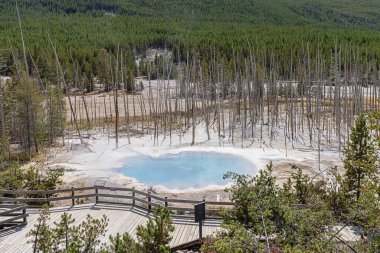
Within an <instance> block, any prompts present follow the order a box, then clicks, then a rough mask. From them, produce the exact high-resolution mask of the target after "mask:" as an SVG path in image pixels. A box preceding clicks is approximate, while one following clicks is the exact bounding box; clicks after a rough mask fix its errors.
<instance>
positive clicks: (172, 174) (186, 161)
mask: <svg viewBox="0 0 380 253" xmlns="http://www.w3.org/2000/svg"><path fill="white" fill-rule="evenodd" d="M228 171H233V172H237V173H240V174H249V175H253V174H254V173H255V172H256V168H255V167H254V166H253V165H252V163H251V162H249V161H248V160H246V159H243V158H240V157H238V156H234V155H228V154H222V153H216V152H182V153H179V154H177V155H171V154H170V155H162V156H160V157H158V158H155V157H151V156H145V155H138V156H135V157H130V158H128V159H127V160H126V161H125V163H124V166H123V167H122V168H121V172H122V173H123V174H124V175H126V176H128V177H133V178H135V179H137V180H138V181H139V182H142V183H145V184H146V185H150V186H154V185H163V186H165V187H167V188H176V189H184V188H190V187H194V188H204V187H207V186H209V185H219V186H224V185H226V184H227V183H228V181H226V180H224V179H223V175H224V174H225V173H226V172H228Z"/></svg>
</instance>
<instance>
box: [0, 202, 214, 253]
mask: <svg viewBox="0 0 380 253" xmlns="http://www.w3.org/2000/svg"><path fill="white" fill-rule="evenodd" d="M50 212H51V214H50V218H51V220H50V221H49V223H48V224H49V225H51V226H53V224H54V222H59V220H60V217H61V215H62V214H63V213H64V212H67V213H69V214H72V216H73V218H74V219H75V225H78V224H80V223H81V222H83V221H85V220H86V217H87V215H88V214H89V215H91V216H92V217H93V218H94V219H100V218H102V216H103V215H106V216H107V218H108V219H109V222H108V226H107V232H106V234H105V236H104V237H103V238H101V241H102V242H104V243H108V242H109V236H110V235H112V236H115V235H116V234H117V233H120V234H123V233H125V232H128V233H129V234H130V235H131V236H132V237H133V238H136V230H137V227H138V226H139V225H146V223H147V221H148V215H149V214H148V213H147V211H146V210H143V209H140V208H131V207H130V206H117V205H115V206H113V205H111V206H110V205H103V204H102V205H101V204H99V205H93V204H91V205H89V204H87V205H78V206H75V207H58V208H51V209H50ZM28 213H29V217H28V219H27V220H28V223H27V225H26V226H24V227H21V228H18V229H17V230H15V231H16V232H12V233H10V232H8V233H0V252H1V253H13V252H32V244H30V243H27V241H28V240H30V239H32V238H27V237H26V234H27V233H28V232H29V231H30V230H31V229H33V227H34V225H35V224H37V222H38V216H39V214H38V210H37V209H29V210H28ZM173 224H174V227H175V230H174V231H173V233H172V236H173V240H172V241H171V242H170V246H171V247H173V246H177V245H180V244H184V243H187V242H190V241H194V240H197V239H198V224H196V223H194V222H193V220H192V219H189V218H186V219H185V218H175V219H173ZM219 226H220V222H218V221H217V222H216V223H215V222H211V221H210V222H208V221H206V222H205V224H204V227H203V231H204V233H203V234H204V236H206V235H210V234H213V233H214V232H215V231H217V230H218V229H219Z"/></svg>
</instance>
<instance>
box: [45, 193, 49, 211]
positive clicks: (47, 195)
mask: <svg viewBox="0 0 380 253" xmlns="http://www.w3.org/2000/svg"><path fill="white" fill-rule="evenodd" d="M45 199H46V204H47V205H48V207H50V201H49V194H48V191H47V190H45Z"/></svg>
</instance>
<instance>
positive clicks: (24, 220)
mask: <svg viewBox="0 0 380 253" xmlns="http://www.w3.org/2000/svg"><path fill="white" fill-rule="evenodd" d="M22 214H23V215H24V218H22V222H23V223H26V216H25V214H26V207H25V206H24V208H23V209H22Z"/></svg>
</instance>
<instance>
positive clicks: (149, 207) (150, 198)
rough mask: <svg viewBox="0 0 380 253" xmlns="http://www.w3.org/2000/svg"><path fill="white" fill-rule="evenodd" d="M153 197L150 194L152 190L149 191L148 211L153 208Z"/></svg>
mask: <svg viewBox="0 0 380 253" xmlns="http://www.w3.org/2000/svg"><path fill="white" fill-rule="evenodd" d="M151 201H152V197H151V196H150V192H148V211H149V212H150V211H151V210H152V204H151Z"/></svg>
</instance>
